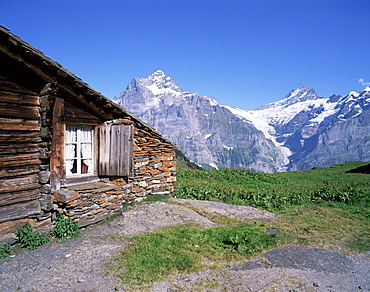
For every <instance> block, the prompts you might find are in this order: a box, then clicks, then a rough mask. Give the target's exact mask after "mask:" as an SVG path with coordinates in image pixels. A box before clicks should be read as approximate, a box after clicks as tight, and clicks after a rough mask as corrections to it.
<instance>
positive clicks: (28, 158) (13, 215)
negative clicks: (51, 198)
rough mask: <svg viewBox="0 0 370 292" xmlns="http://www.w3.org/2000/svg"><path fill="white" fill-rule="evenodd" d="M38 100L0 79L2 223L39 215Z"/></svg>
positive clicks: (22, 89)
mask: <svg viewBox="0 0 370 292" xmlns="http://www.w3.org/2000/svg"><path fill="white" fill-rule="evenodd" d="M39 106H40V101H39V96H38V95H37V94H36V93H34V92H32V91H29V90H27V89H25V88H23V87H21V86H19V85H17V84H15V83H12V82H9V81H7V80H5V79H4V78H0V231H1V229H2V228H6V226H5V227H4V226H2V225H1V223H2V222H5V221H11V220H16V219H22V218H26V217H28V216H31V215H35V214H39V213H40V203H39V197H40V184H39V171H40V170H39V165H40V158H39V157H40V151H39V143H40V142H41V139H40V136H39V133H40V122H39V121H40V112H39Z"/></svg>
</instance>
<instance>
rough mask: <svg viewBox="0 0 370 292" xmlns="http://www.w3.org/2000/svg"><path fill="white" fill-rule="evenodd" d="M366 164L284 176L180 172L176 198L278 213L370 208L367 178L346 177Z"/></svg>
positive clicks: (230, 171)
mask: <svg viewBox="0 0 370 292" xmlns="http://www.w3.org/2000/svg"><path fill="white" fill-rule="evenodd" d="M365 164H366V163H360V162H350V163H345V164H341V165H336V166H333V167H332V168H315V169H311V170H307V171H297V172H287V173H275V174H265V173H254V172H250V171H246V170H241V169H222V170H210V171H194V170H193V171H192V170H182V169H179V170H178V173H177V178H178V186H177V188H176V192H175V196H177V197H179V198H188V199H198V200H211V201H220V202H225V203H230V204H237V205H249V206H252V207H257V208H263V209H266V210H279V209H280V207H281V206H284V205H301V204H307V203H312V202H317V201H331V202H344V203H349V204H357V205H359V206H360V205H361V206H362V207H368V206H369V195H370V179H369V175H368V174H354V173H346V171H348V170H350V169H353V168H356V167H358V166H361V165H365Z"/></svg>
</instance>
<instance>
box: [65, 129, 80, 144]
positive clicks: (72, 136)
mask: <svg viewBox="0 0 370 292" xmlns="http://www.w3.org/2000/svg"><path fill="white" fill-rule="evenodd" d="M66 142H67V143H70V142H74V143H76V142H77V127H67V131H66Z"/></svg>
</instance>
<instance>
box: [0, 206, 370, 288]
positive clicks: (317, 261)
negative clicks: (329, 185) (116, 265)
mask: <svg viewBox="0 0 370 292" xmlns="http://www.w3.org/2000/svg"><path fill="white" fill-rule="evenodd" d="M194 210H197V212H196V211H194ZM203 212H207V213H212V214H215V215H225V216H229V217H234V218H239V219H242V220H243V219H265V220H273V219H274V218H277V217H278V215H276V214H273V213H270V212H266V211H262V210H258V209H254V208H250V207H245V206H243V207H242V206H233V205H226V204H222V203H215V202H205V201H194V200H181V199H172V200H171V201H167V202H162V201H157V202H152V203H145V204H140V205H137V206H135V207H133V208H131V209H129V210H126V211H124V212H123V214H122V216H119V217H117V218H115V219H114V220H113V221H111V222H106V223H103V224H101V225H97V226H94V227H89V228H86V229H85V230H83V231H82V236H81V237H79V238H76V239H73V240H69V241H67V242H57V241H53V242H49V243H48V244H46V245H44V246H42V247H39V248H38V249H36V250H34V251H28V250H25V249H22V250H19V251H17V252H16V256H15V257H8V258H6V259H1V260H0V291H4V292H8V291H21V292H26V291H28V292H31V291H32V292H43V291H55V292H59V291H60V292H61V291H63V292H64V291H81V292H82V291H86V292H87V291H89V292H93V291H96V292H106V291H107V292H108V291H126V290H131V287H122V286H121V285H120V283H119V280H118V279H117V278H115V277H114V275H106V274H105V272H104V271H105V269H106V264H107V263H108V262H109V260H110V259H111V258H112V257H113V256H114V255H116V254H117V253H119V252H120V251H122V250H124V249H125V248H126V247H127V246H128V245H129V244H130V243H129V240H122V239H118V238H117V237H119V236H121V237H123V238H126V237H127V238H129V237H130V236H133V235H135V234H139V233H143V232H150V231H152V230H155V229H156V228H159V227H162V226H171V225H178V224H189V223H190V224H200V225H202V226H204V227H212V226H216V225H217V223H216V222H212V221H211V220H209V219H207V218H206V217H204V216H203V215H201V214H202V213H203ZM148 290H149V291H157V292H162V291H168V292H170V291H171V292H174V291H336V292H338V291H345V292H347V291H370V253H367V254H358V255H353V256H348V255H344V254H341V253H338V252H332V251H329V250H324V249H319V248H301V247H295V246H285V247H283V248H278V249H275V250H271V251H269V252H267V253H265V254H263V255H260V256H258V257H255V258H253V259H251V260H245V261H244V262H241V263H240V262H239V263H234V264H230V265H228V266H227V267H223V268H219V269H213V270H203V271H201V272H198V273H192V274H182V275H175V276H172V277H169V279H167V280H166V281H161V282H156V283H152V284H151V287H150V288H148Z"/></svg>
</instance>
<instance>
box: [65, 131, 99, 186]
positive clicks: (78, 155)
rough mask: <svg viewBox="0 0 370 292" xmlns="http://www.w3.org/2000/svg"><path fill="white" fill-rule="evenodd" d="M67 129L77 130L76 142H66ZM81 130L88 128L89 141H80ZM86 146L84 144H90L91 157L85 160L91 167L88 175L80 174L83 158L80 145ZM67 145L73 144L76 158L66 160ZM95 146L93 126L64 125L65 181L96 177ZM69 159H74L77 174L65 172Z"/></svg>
mask: <svg viewBox="0 0 370 292" xmlns="http://www.w3.org/2000/svg"><path fill="white" fill-rule="evenodd" d="M68 128H77V132H76V142H74V141H67V136H68V135H67V132H68ZM82 128H90V129H91V135H90V136H91V141H82V140H81V136H82V135H81V132H82V131H81V129H82ZM84 143H85V144H86V143H91V157H88V158H85V159H89V160H90V161H91V167H90V169H91V170H90V171H89V172H88V173H82V162H83V159H84V158H83V157H82V155H81V145H82V144H84ZM68 144H75V145H76V149H75V152H76V157H74V158H67V145H68ZM95 144H96V141H95V127H94V126H91V125H80V124H66V126H65V142H64V147H65V151H64V165H65V178H66V179H69V178H78V177H81V178H85V177H89V176H96V174H97V173H96V172H97V171H96V157H97V153H96V147H95ZM71 159H76V161H77V165H76V169H77V172H76V173H69V171H68V170H67V167H68V163H67V161H68V160H71Z"/></svg>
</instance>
